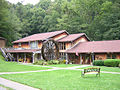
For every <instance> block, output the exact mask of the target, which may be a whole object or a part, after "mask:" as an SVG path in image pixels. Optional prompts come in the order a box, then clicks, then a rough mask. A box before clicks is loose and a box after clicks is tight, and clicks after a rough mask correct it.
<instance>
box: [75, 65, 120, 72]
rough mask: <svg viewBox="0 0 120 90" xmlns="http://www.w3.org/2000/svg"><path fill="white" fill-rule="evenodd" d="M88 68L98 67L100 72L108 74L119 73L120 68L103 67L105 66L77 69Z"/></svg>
mask: <svg viewBox="0 0 120 90" xmlns="http://www.w3.org/2000/svg"><path fill="white" fill-rule="evenodd" d="M90 67H99V68H101V71H108V72H120V68H118V67H105V66H88V67H84V68H77V69H85V68H90Z"/></svg>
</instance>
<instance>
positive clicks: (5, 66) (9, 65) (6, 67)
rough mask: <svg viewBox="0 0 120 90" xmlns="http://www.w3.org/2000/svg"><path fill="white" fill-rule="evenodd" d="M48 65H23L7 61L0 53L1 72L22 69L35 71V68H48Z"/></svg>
mask: <svg viewBox="0 0 120 90" xmlns="http://www.w3.org/2000/svg"><path fill="white" fill-rule="evenodd" d="M46 69H49V68H46V67H36V66H29V65H22V64H19V63H17V62H7V61H4V58H3V57H2V56H1V55H0V72H20V71H35V70H46Z"/></svg>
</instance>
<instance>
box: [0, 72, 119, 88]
mask: <svg viewBox="0 0 120 90" xmlns="http://www.w3.org/2000/svg"><path fill="white" fill-rule="evenodd" d="M0 77H3V78H6V79H9V80H13V81H16V82H19V83H23V84H26V85H29V86H32V87H35V88H41V89H42V90H120V82H119V81H120V75H118V74H105V73H101V76H100V77H96V76H95V75H94V74H93V75H85V77H84V78H83V77H81V71H75V70H56V71H48V72H37V73H24V74H11V75H0Z"/></svg>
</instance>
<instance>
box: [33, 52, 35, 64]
mask: <svg viewBox="0 0 120 90" xmlns="http://www.w3.org/2000/svg"><path fill="white" fill-rule="evenodd" d="M34 56H35V53H33V54H32V60H33V63H34V62H35V59H34Z"/></svg>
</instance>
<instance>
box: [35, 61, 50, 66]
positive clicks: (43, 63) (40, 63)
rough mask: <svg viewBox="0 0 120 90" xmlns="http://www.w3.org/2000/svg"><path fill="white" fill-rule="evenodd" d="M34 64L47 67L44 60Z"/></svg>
mask: <svg viewBox="0 0 120 90" xmlns="http://www.w3.org/2000/svg"><path fill="white" fill-rule="evenodd" d="M34 64H35V65H48V63H47V62H46V61H45V60H38V61H36V62H35V63H34Z"/></svg>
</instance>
